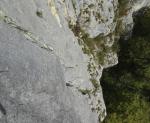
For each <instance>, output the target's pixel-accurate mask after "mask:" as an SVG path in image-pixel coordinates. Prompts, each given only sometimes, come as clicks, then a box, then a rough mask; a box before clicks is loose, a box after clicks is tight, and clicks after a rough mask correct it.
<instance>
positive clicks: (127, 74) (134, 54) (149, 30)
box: [101, 8, 150, 123]
mask: <svg viewBox="0 0 150 123" xmlns="http://www.w3.org/2000/svg"><path fill="white" fill-rule="evenodd" d="M134 22H135V26H134V29H133V35H132V37H131V38H130V39H129V40H123V39H120V52H119V64H118V65H117V66H115V67H113V68H110V69H107V70H105V71H104V74H103V77H102V80H101V83H102V86H103V89H104V99H105V102H106V107H107V112H108V116H107V118H106V120H105V121H104V123H150V9H147V8H144V9H142V10H140V11H139V12H138V13H136V14H135V17H134Z"/></svg>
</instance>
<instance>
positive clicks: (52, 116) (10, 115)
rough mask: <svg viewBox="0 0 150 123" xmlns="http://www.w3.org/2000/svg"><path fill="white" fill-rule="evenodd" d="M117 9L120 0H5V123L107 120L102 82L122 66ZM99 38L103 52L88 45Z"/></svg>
mask: <svg viewBox="0 0 150 123" xmlns="http://www.w3.org/2000/svg"><path fill="white" fill-rule="evenodd" d="M144 5H145V3H144ZM144 5H143V6H144ZM117 6H118V1H117V0H1V1H0V123H98V122H100V121H102V120H103V119H104V118H105V116H106V107H105V104H104V100H103V94H102V89H101V86H100V82H99V79H100V77H101V75H102V71H103V69H104V68H107V67H110V66H113V65H115V64H117V62H118V61H117V54H116V52H115V51H113V49H112V46H113V44H114V41H115V39H116V37H115V29H116V25H117V19H116V13H117ZM130 17H131V16H130ZM85 35H86V39H85V38H84V37H85ZM95 37H98V41H99V42H100V43H99V42H97V43H98V45H100V47H98V45H97V44H96V43H95V44H92V45H93V47H92V48H91V47H89V45H88V44H87V42H85V41H86V40H90V42H92V41H91V40H93V42H95V41H94V40H96V39H95ZM101 38H102V39H101ZM100 39H101V41H100ZM106 49H107V50H106ZM87 52H88V53H87ZM103 52H104V53H103ZM97 56H99V57H100V56H101V57H100V58H97ZM99 61H100V62H99ZM101 61H103V63H102V62H101Z"/></svg>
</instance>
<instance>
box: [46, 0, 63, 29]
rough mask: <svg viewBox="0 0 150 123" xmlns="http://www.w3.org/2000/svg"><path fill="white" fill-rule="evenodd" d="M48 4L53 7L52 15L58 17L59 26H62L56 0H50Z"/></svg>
mask: <svg viewBox="0 0 150 123" xmlns="http://www.w3.org/2000/svg"><path fill="white" fill-rule="evenodd" d="M48 5H49V7H50V9H51V13H52V15H53V16H54V17H55V18H56V20H57V22H58V24H59V26H60V27H62V25H61V22H60V18H59V15H58V12H57V9H56V6H55V2H54V0H48Z"/></svg>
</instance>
